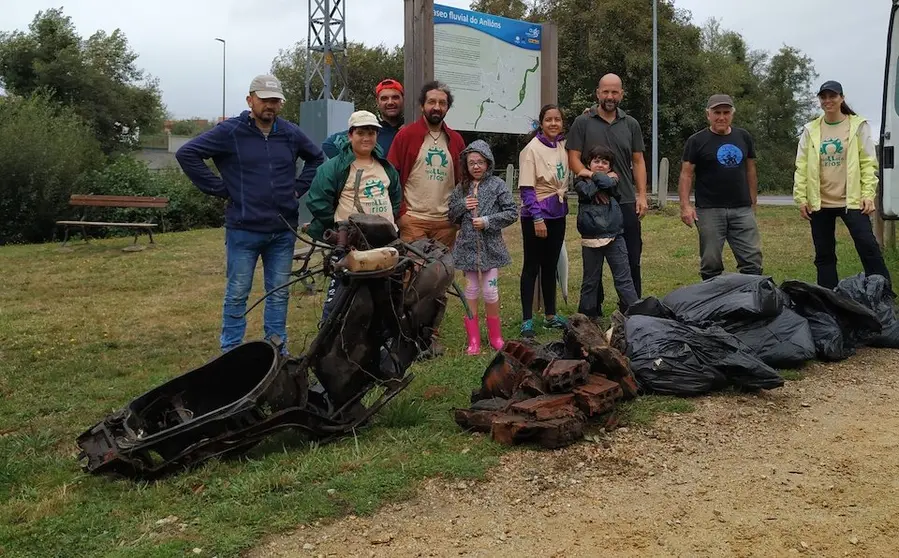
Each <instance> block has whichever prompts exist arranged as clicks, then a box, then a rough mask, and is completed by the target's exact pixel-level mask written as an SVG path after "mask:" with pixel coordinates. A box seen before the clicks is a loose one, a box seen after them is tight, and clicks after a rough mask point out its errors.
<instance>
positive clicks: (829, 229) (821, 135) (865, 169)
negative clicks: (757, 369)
mask: <svg viewBox="0 0 899 558" xmlns="http://www.w3.org/2000/svg"><path fill="white" fill-rule="evenodd" d="M818 101H819V102H820V104H821V108H822V109H823V110H824V114H823V115H821V116H819V117H818V118H816V119H815V120H812V121H811V122H809V123H808V124H806V125H805V127H804V128H803V130H802V135H801V137H800V139H799V148H798V149H797V152H796V173H795V175H794V183H793V199H794V200H795V201H796V204H797V205H799V212H800V214H801V215H802V217H803V219H806V220H808V221H810V222H811V227H812V241H813V242H814V244H815V267H816V268H817V269H818V284H819V285H821V286H822V287H827V288H829V289H832V288H834V287H836V286H837V283H838V281H839V277H838V276H837V254H836V235H835V232H836V221H837V218H838V217H839V218H840V219H842V220H843V223H844V224H845V225H846V228H847V229H848V230H849V234H850V236H851V237H852V240H853V242H854V243H855V250H856V252H858V256H859V259H861V262H862V266H863V267H864V269H865V275H882V276H883V277H884V278H885V279H886V280H887V283H888V284H890V283H891V280H890V272H889V271H888V270H887V267H886V264H885V263H884V261H883V255H882V254H881V252H880V247H879V246H878V245H877V240H876V239H875V238H874V231H873V230H872V227H871V218H870V215H871V214H872V213H874V196H875V194H876V192H877V176H876V172H877V156H876V154H875V151H874V140H873V139H872V136H871V126H870V125H869V124H868V121H867V120H866V119H865V118H863V117H861V116H858V115H857V114H855V112H853V111H852V109H850V108H849V105H847V104H846V100H845V99H844V97H843V86H842V85H840V84H839V83H838V82H836V81H827V82H824V84H823V85H822V86H821V88H820V89H819V90H818Z"/></svg>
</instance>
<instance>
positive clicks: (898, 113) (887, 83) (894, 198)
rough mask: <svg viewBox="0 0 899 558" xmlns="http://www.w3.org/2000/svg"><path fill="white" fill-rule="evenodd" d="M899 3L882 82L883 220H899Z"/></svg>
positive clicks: (895, 7)
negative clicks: (898, 154) (898, 148)
mask: <svg viewBox="0 0 899 558" xmlns="http://www.w3.org/2000/svg"><path fill="white" fill-rule="evenodd" d="M897 60H899V0H893V9H892V11H891V12H890V27H889V31H888V32H887V59H886V73H885V75H884V79H883V113H882V114H881V120H880V122H881V124H880V188H879V195H880V196H881V199H880V212H881V215H882V216H883V218H884V219H899V172H897V170H896V168H895V155H894V146H895V145H896V144H897V143H899V140H897V137H896V136H894V135H893V132H896V133H897V134H899V63H897Z"/></svg>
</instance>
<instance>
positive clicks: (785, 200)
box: [568, 192, 793, 205]
mask: <svg viewBox="0 0 899 558" xmlns="http://www.w3.org/2000/svg"><path fill="white" fill-rule="evenodd" d="M568 196H569V197H572V198H575V199H577V194H575V193H574V192H569V193H568ZM690 199H691V200H692V197H691V198H690ZM668 203H669V204H670V203H678V198H677V194H673V195H672V194H668ZM759 205H793V196H759Z"/></svg>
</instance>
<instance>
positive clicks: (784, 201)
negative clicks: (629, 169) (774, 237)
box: [668, 194, 793, 205]
mask: <svg viewBox="0 0 899 558" xmlns="http://www.w3.org/2000/svg"><path fill="white" fill-rule="evenodd" d="M668 202H669V203H670V202H674V203H677V202H678V198H677V195H676V194H675V195H671V194H669V195H668ZM759 205H793V196H759Z"/></svg>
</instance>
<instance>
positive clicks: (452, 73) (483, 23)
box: [434, 4, 543, 134]
mask: <svg viewBox="0 0 899 558" xmlns="http://www.w3.org/2000/svg"><path fill="white" fill-rule="evenodd" d="M542 40H543V26H542V25H540V24H538V23H530V22H527V21H518V20H514V19H508V18H505V17H499V16H494V15H490V14H483V13H480V12H472V11H469V10H463V9H460V8H451V7H449V6H443V5H439V4H434V78H435V79H438V80H440V81H442V82H444V83H446V84H447V85H448V86H449V88H450V90H451V91H452V93H453V97H454V102H453V108H452V109H451V110H450V111H449V114H448V115H447V117H446V123H447V124H448V125H449V126H450V127H452V128H455V129H457V130H466V131H478V132H497V133H506V134H526V133H528V132H530V131H531V130H532V129H533V125H534V120H535V119H536V118H537V116H538V113H539V112H540V72H541V63H542V61H541V59H540V54H541V43H542Z"/></svg>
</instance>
